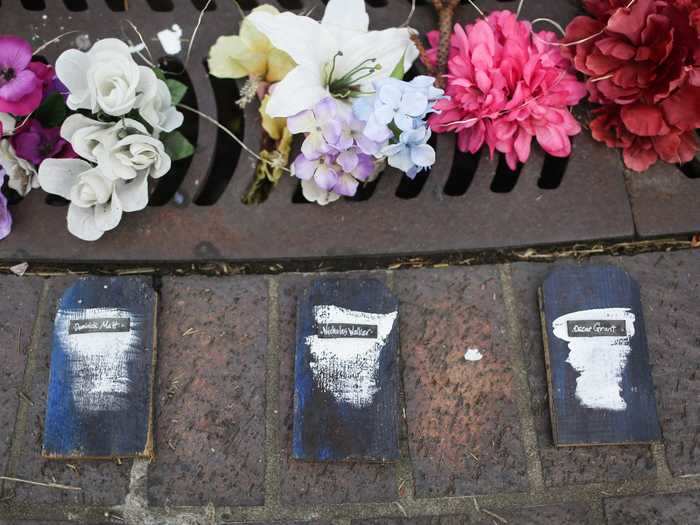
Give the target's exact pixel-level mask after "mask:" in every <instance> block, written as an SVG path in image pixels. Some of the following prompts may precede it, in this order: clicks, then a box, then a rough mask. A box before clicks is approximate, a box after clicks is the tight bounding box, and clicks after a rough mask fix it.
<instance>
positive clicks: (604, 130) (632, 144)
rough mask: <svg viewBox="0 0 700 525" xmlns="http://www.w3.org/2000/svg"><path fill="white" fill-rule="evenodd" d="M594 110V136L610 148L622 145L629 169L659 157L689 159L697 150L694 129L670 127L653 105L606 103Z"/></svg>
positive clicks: (646, 166)
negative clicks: (632, 105) (595, 115)
mask: <svg viewBox="0 0 700 525" xmlns="http://www.w3.org/2000/svg"><path fill="white" fill-rule="evenodd" d="M596 113H597V115H598V116H597V117H596V118H595V119H593V121H591V132H592V134H593V138H594V139H595V140H598V141H600V142H604V143H605V144H606V145H607V146H608V147H610V148H621V149H622V153H623V159H624V161H625V164H626V165H627V167H628V168H629V169H631V170H634V171H646V170H647V169H649V168H650V167H651V166H652V165H653V164H654V163H655V162H656V161H657V160H659V159H661V160H663V161H665V162H669V163H672V164H679V163H684V162H689V161H691V160H692V159H693V157H694V156H695V152H696V151H697V150H698V141H697V137H696V135H695V131H693V130H690V131H683V130H681V129H679V128H676V127H669V126H668V125H666V123H665V122H664V120H663V117H662V115H661V113H662V112H661V110H660V109H658V108H655V107H653V106H648V107H645V108H635V107H629V108H628V107H625V106H616V105H613V104H608V105H606V106H603V107H602V108H600V109H598V110H596ZM647 121H648V123H647ZM628 126H631V129H630V127H628Z"/></svg>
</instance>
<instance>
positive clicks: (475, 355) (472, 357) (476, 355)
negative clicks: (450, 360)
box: [464, 348, 484, 361]
mask: <svg viewBox="0 0 700 525" xmlns="http://www.w3.org/2000/svg"><path fill="white" fill-rule="evenodd" d="M483 358H484V354H482V353H481V350H479V349H478V348H467V351H466V352H465V353H464V359H465V360H466V361H481V360H482V359H483Z"/></svg>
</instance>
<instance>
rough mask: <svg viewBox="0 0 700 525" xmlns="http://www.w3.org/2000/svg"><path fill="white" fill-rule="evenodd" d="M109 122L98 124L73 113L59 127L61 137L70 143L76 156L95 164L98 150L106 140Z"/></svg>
mask: <svg viewBox="0 0 700 525" xmlns="http://www.w3.org/2000/svg"><path fill="white" fill-rule="evenodd" d="M110 126H111V124H110V123H109V122H100V121H98V120H94V119H91V118H88V117H85V116H83V115H81V114H80V113H75V114H73V115H71V116H70V117H68V118H67V119H66V120H65V121H64V122H63V125H62V126H61V137H63V138H64V139H65V140H67V141H68V142H70V145H71V146H72V147H73V151H75V152H76V153H77V154H78V155H80V156H81V157H83V158H84V159H87V160H89V161H90V162H95V163H96V162H97V156H98V153H99V149H100V148H101V147H102V145H103V144H104V142H105V140H107V135H108V130H109V128H110Z"/></svg>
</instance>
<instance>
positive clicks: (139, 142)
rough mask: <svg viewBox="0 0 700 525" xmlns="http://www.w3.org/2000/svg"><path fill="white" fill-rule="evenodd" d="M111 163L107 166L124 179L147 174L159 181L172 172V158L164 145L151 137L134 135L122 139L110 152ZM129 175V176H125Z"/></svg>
mask: <svg viewBox="0 0 700 525" xmlns="http://www.w3.org/2000/svg"><path fill="white" fill-rule="evenodd" d="M109 160H110V162H109V164H108V165H107V166H108V167H109V168H111V169H114V170H115V174H117V173H119V174H121V175H122V176H120V178H122V179H132V178H135V177H136V176H137V175H138V174H139V173H145V174H146V175H147V176H151V177H153V178H154V179H158V178H160V177H162V176H163V175H165V174H166V173H168V171H170V166H171V160H170V156H169V155H168V154H167V153H166V152H165V147H164V146H163V143H162V142H161V141H160V140H158V139H156V138H153V137H151V136H149V135H140V134H132V135H128V136H127V137H125V138H123V139H121V140H120V141H119V142H117V143H116V144H115V145H114V146H113V147H112V149H111V150H110V158H109ZM124 174H128V175H129V176H128V177H126V176H123V175H124Z"/></svg>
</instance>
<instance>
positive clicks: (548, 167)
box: [537, 155, 571, 190]
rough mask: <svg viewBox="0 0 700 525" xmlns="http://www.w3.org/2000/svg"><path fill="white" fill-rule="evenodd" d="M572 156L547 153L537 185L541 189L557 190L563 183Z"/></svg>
mask: <svg viewBox="0 0 700 525" xmlns="http://www.w3.org/2000/svg"><path fill="white" fill-rule="evenodd" d="M570 158H571V157H553V156H551V155H545V157H544V164H543V165H542V173H541V174H540V178H539V179H538V181H537V187H538V188H540V189H541V190H556V189H557V188H558V187H559V186H560V185H561V181H562V179H563V178H564V174H565V173H566V168H567V166H568V165H569V159H570Z"/></svg>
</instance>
